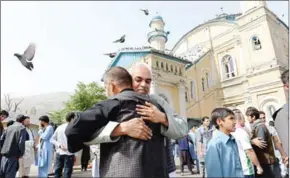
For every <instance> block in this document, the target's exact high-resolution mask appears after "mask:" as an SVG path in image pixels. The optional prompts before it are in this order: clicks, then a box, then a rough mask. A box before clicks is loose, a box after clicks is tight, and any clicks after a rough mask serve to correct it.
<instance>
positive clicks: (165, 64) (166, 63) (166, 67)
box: [165, 63, 168, 71]
mask: <svg viewBox="0 0 290 178" xmlns="http://www.w3.org/2000/svg"><path fill="white" fill-rule="evenodd" d="M165 66H166V71H168V64H167V63H166V64H165Z"/></svg>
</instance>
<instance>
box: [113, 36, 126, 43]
mask: <svg viewBox="0 0 290 178" xmlns="http://www.w3.org/2000/svg"><path fill="white" fill-rule="evenodd" d="M125 37H126V35H123V36H122V37H121V38H120V39H118V40H116V41H114V42H113V43H124V42H125Z"/></svg>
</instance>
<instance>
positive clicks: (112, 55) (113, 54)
mask: <svg viewBox="0 0 290 178" xmlns="http://www.w3.org/2000/svg"><path fill="white" fill-rule="evenodd" d="M104 55H106V56H109V57H110V58H113V57H115V56H116V53H105V54H104Z"/></svg>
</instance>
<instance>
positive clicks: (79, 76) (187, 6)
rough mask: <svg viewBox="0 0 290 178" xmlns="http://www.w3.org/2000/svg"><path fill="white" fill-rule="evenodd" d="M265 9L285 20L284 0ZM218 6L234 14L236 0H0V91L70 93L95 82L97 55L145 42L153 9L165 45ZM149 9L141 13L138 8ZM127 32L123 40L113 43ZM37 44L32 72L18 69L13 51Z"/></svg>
mask: <svg viewBox="0 0 290 178" xmlns="http://www.w3.org/2000/svg"><path fill="white" fill-rule="evenodd" d="M267 3H268V6H269V8H270V9H271V10H272V11H274V13H276V14H277V15H278V16H279V17H281V16H282V14H285V16H284V18H282V20H283V21H284V22H285V23H286V24H288V18H287V16H288V1H268V2H267ZM220 7H223V9H224V12H226V13H238V12H241V10H240V2H239V1H232V2H231V1H220V2H219V1H213V2H211V1H201V2H199V1H184V2H180V1H179V2H173V1H170V2H165V1H161V2H158V1H147V2H134V1H130V2H124V1H119V2H112V1H111V2H100V1H95V2H94V1H87V2H81V1H79V2H77V1H73V2H43V1H41V2H37V1H34V2H13V1H12V2H9V1H5V2H3V1H1V95H2V94H3V93H10V94H11V95H12V96H21V95H36V94H41V93H48V92H56V91H69V92H71V91H73V90H74V89H75V86H76V83H77V82H78V81H83V82H86V83H88V82H91V81H98V82H99V81H100V78H101V75H102V74H103V72H104V70H105V68H106V67H107V66H108V64H109V62H110V60H111V58H109V57H107V56H104V55H102V54H103V53H107V52H114V51H116V50H118V49H119V48H122V47H127V46H129V47H133V46H143V45H146V46H148V43H147V39H146V37H147V33H148V32H149V30H150V29H149V22H150V20H151V18H152V16H153V15H155V14H156V12H158V14H159V15H161V16H162V17H163V18H164V21H165V23H166V26H165V29H166V30H169V31H170V36H169V40H168V42H167V45H166V48H168V49H172V47H173V45H174V44H175V43H176V42H177V41H178V40H179V39H180V38H181V37H182V35H183V34H185V33H186V32H188V31H189V30H191V29H192V28H194V27H195V26H197V25H199V24H202V23H204V22H205V21H207V20H209V19H212V18H215V17H216V14H219V13H221V10H220ZM140 8H148V9H149V10H151V11H152V12H153V14H152V15H150V16H145V15H144V14H143V13H142V12H141V11H140V10H139V9H140ZM123 34H126V35H127V37H128V38H127V41H126V43H125V44H113V43H112V41H114V40H115V39H116V38H119V37H120V36H122V35H123ZM29 42H35V43H36V44H37V51H36V55H35V58H34V67H35V69H34V71H33V72H31V71H28V70H27V69H26V68H24V67H23V66H22V65H21V64H20V62H19V61H18V59H17V58H15V57H14V56H13V54H14V53H15V52H19V53H22V52H23V51H24V50H25V49H26V47H27V46H28V43H29Z"/></svg>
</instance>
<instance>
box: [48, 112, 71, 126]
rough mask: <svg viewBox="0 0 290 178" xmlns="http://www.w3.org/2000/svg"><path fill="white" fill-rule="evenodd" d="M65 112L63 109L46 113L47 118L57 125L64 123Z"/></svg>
mask: <svg viewBox="0 0 290 178" xmlns="http://www.w3.org/2000/svg"><path fill="white" fill-rule="evenodd" d="M66 114H67V111H66V110H65V109H63V110H59V111H54V112H50V113H48V115H49V118H50V119H51V120H52V122H54V123H55V124H57V125H60V124H62V123H64V121H65V116H66Z"/></svg>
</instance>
